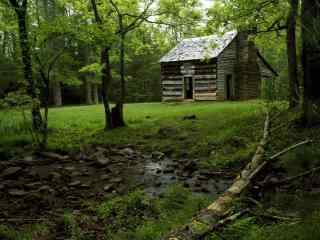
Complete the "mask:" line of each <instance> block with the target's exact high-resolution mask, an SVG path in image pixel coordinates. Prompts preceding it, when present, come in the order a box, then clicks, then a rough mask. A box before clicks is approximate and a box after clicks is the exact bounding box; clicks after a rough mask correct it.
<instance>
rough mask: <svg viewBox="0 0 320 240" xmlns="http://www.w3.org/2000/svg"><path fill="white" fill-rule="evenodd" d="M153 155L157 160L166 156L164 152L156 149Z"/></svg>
mask: <svg viewBox="0 0 320 240" xmlns="http://www.w3.org/2000/svg"><path fill="white" fill-rule="evenodd" d="M151 157H152V158H153V159H156V160H162V159H163V158H164V157H165V155H164V153H162V152H159V151H155V152H152V155H151Z"/></svg>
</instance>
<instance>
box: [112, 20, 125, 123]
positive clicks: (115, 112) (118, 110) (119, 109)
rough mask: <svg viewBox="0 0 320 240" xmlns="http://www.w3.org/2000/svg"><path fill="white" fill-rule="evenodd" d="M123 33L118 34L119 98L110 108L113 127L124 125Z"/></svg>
mask: <svg viewBox="0 0 320 240" xmlns="http://www.w3.org/2000/svg"><path fill="white" fill-rule="evenodd" d="M120 26H121V27H120V28H122V20H120ZM124 58H125V33H123V32H121V34H120V84H121V92H120V99H119V101H118V102H117V104H116V106H115V107H114V108H113V109H112V122H113V126H114V127H123V126H125V122H124V118H123V104H124V102H125V96H126V81H125V59H124Z"/></svg>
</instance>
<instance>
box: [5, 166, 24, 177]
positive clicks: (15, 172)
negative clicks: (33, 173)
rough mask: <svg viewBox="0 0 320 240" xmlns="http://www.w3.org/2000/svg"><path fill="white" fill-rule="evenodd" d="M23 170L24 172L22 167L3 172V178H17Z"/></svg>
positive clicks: (10, 168)
mask: <svg viewBox="0 0 320 240" xmlns="http://www.w3.org/2000/svg"><path fill="white" fill-rule="evenodd" d="M21 170H22V168H21V167H9V168H7V169H6V170H4V171H3V172H2V174H1V176H2V177H3V178H11V177H15V176H17V175H18V173H20V171H21Z"/></svg>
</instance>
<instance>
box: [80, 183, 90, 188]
mask: <svg viewBox="0 0 320 240" xmlns="http://www.w3.org/2000/svg"><path fill="white" fill-rule="evenodd" d="M80 187H81V188H90V187H91V184H90V183H83V184H81V185H80Z"/></svg>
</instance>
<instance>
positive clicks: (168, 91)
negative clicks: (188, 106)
mask: <svg viewBox="0 0 320 240" xmlns="http://www.w3.org/2000/svg"><path fill="white" fill-rule="evenodd" d="M181 66H182V63H181V62H172V63H162V64H161V82H162V100H163V101H171V100H172V101H174V100H176V101H177V100H181V101H182V100H183V99H184V83H183V75H182V74H181Z"/></svg>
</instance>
